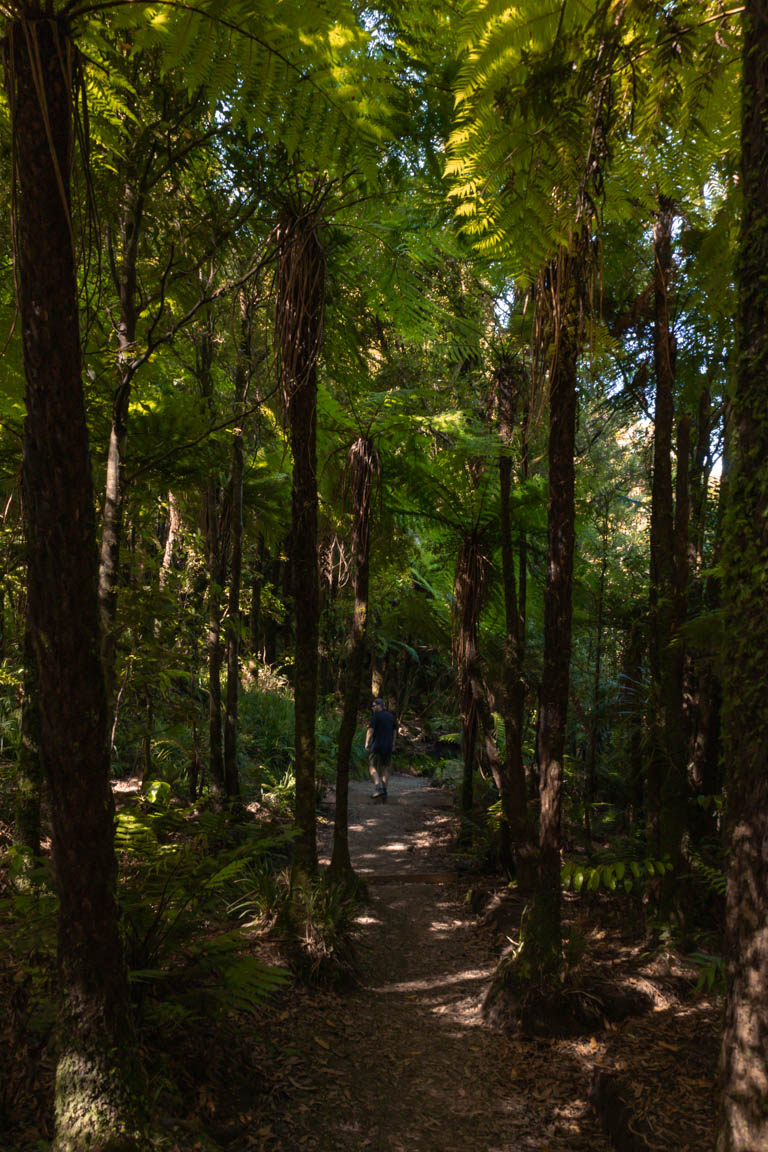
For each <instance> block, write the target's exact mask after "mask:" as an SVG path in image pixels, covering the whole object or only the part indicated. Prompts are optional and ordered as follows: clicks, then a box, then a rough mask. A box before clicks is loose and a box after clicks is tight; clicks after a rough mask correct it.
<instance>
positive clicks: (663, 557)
mask: <svg viewBox="0 0 768 1152" xmlns="http://www.w3.org/2000/svg"><path fill="white" fill-rule="evenodd" d="M674 218H675V207H674V204H672V203H671V202H670V201H668V200H664V199H663V198H660V200H659V210H658V215H657V219H656V223H655V226H654V240H653V242H654V367H655V375H656V406H655V412H654V441H653V482H652V489H651V564H650V645H649V653H650V665H651V717H650V729H651V747H650V756H649V764H648V778H647V796H646V802H647V809H648V825H647V826H648V836H649V841H650V846H651V850H652V851H654V852H656V853H659V854H660V855H666V854H669V855H670V856H671V857H672V860H673V862H674V863H675V864H676V865H677V866H678V867H679V865H680V858H681V846H682V840H683V832H684V828H685V822H686V806H687V775H686V746H685V737H684V727H683V667H684V657H683V650H682V647H681V645H680V643H676V642H675V641H676V637H677V633H678V630H679V626H680V624H681V623H682V620H681V619H680V613H681V596H680V592H681V581H682V580H683V573H684V562H683V560H682V557H681V549H680V543H679V541H680V536H681V534H683V535H684V536H685V539H686V541H687V477H688V453H687V451H686V454H685V459H684V460H678V468H677V471H678V496H679V497H680V499H681V500H682V501H683V505H684V506H680V507H679V508H678V515H677V524H676V522H675V521H676V518H675V497H674V488H673V483H672V441H673V436H674V430H675V396H674V390H675V346H674V337H673V334H672V325H671V318H670V313H671V283H672V228H673V224H674ZM687 443H688V442H687V440H685V436H684V444H686V445H687ZM678 560H680V563H678Z"/></svg>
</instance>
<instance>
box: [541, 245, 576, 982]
mask: <svg viewBox="0 0 768 1152" xmlns="http://www.w3.org/2000/svg"><path fill="white" fill-rule="evenodd" d="M552 275H553V278H554V279H553V285H552V288H553V298H554V299H555V301H556V306H557V308H558V310H559V312H560V320H559V334H558V339H557V340H556V349H555V354H554V360H553V363H552V366H551V368H550V376H549V453H548V455H549V510H548V526H547V584H546V590H545V594H544V666H543V672H542V681H541V704H540V712H539V731H538V752H539V771H540V778H541V783H540V786H539V792H540V796H541V820H540V826H539V886H538V889H537V891H536V894H535V897H534V901H533V905H532V907H531V917H530V920H529V932H530V938H531V945H532V952H534V953H535V955H534V961H535V963H536V965H537V966H538V968H539V970H540V971H541V972H547V971H548V970H552V968H553V967H554V968H557V967H559V964H560V957H561V948H562V931H561V919H560V888H561V884H560V848H561V830H560V823H561V811H562V790H563V756H564V751H565V723H566V715H567V710H568V688H569V668H570V659H571V621H572V616H573V603H572V588H573V553H574V541H575V505H574V443H575V436H576V407H577V400H576V386H577V379H578V371H577V369H578V355H579V331H580V324H581V317H580V305H581V299H580V297H581V285H580V283H579V281H580V279H581V275H582V268H581V256H580V255H574V254H572V253H565V252H564V253H562V254H561V256H560V259H559V260H558V262H557V264H556V265H555V266H554V268H553V269H552Z"/></svg>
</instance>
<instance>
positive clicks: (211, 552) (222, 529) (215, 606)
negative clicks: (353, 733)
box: [197, 323, 227, 797]
mask: <svg viewBox="0 0 768 1152" xmlns="http://www.w3.org/2000/svg"><path fill="white" fill-rule="evenodd" d="M212 363H213V341H212V334H211V326H210V323H207V324H206V326H205V328H204V330H203V332H202V334H201V337H200V344H199V347H198V356H197V376H198V381H199V384H200V391H201V393H202V395H203V398H204V399H207V400H208V402H209V404H210V405H212V404H213V380H212V378H211V369H212ZM203 525H204V530H205V544H206V555H207V561H208V633H207V641H206V642H207V648H208V755H209V766H210V774H211V788H212V789H213V791H214V792H215V793H217V794H218V796H219V797H222V796H225V795H226V791H227V788H226V780H225V777H224V752H223V748H222V722H221V666H222V662H223V656H224V653H223V649H222V644H221V615H222V595H223V586H224V577H225V573H226V553H227V549H226V544H225V541H226V526H227V507H226V504H225V502H224V500H223V499H222V494H221V487H220V485H219V478H218V476H216V475H211V476H210V477H209V479H208V486H207V487H206V490H205V492H204V494H203Z"/></svg>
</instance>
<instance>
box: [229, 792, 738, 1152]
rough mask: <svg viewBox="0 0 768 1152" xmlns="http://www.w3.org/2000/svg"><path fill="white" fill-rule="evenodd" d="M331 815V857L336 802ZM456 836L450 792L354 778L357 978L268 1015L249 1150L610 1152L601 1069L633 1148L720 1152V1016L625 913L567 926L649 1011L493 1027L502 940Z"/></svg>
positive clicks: (295, 996)
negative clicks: (562, 1025)
mask: <svg viewBox="0 0 768 1152" xmlns="http://www.w3.org/2000/svg"><path fill="white" fill-rule="evenodd" d="M325 817H326V822H325V823H324V824H323V825H322V826H321V849H325V851H326V852H327V847H328V842H329V839H330V826H331V822H332V809H330V810H329V809H328V808H326V812H325ZM455 831H456V828H455V815H454V812H453V810H452V797H451V794H450V793H449V792H447V791H445V790H443V789H442V788H434V787H429V786H428V785H427V782H426V781H424V780H421V779H414V778H411V777H406V776H396V777H394V778H393V779H392V780H391V781H390V789H389V803H388V804H387V805H386V806H384V805H381V804H374V803H373V801H372V800H371V798H370V786H369V785H368V784H367V783H359V782H358V783H354V784H353V785H352V788H351V795H350V847H351V855H352V860H353V864H354V866H355V868H356V869H357V870H358V872H359V873H360V874H361V875H362V876H363V877H364V878H365V879H366V882H367V884H368V887H369V891H370V903H369V904H368V905H366V907H365V908H364V910H363V911H362V912H361V913H360V915H359V917H358V933H359V935H358V940H357V952H358V961H359V969H360V973H359V981H358V983H357V985H356V986H355V987H354V988H353V989H351V990H349V991H345V992H334V991H330V990H322V989H321V990H318V989H316V988H312V989H307V988H301V987H299V988H296V989H295V990H294V991H293V992H292V993H291V994H290V995H289V996H287V997H284V998H282V999H281V1002H280V1003H279V1004H276V1005H275V1006H274V1007H272V1008H270V1009H268V1010H267V1011H266V1012H265V1014H264V1018H263V1019H262V1021H261V1024H260V1027H259V1037H258V1045H259V1053H260V1054H259V1056H258V1057H255V1058H254V1063H255V1064H256V1066H257V1069H258V1072H259V1079H260V1080H261V1091H260V1092H259V1097H258V1099H254V1100H253V1101H252V1103H251V1108H252V1109H253V1111H251V1109H250V1108H249V1109H248V1112H247V1113H246V1115H245V1116H243V1117H242V1120H244V1121H245V1120H247V1119H250V1117H251V1116H252V1117H253V1119H254V1123H253V1127H252V1128H251V1129H250V1131H249V1135H248V1137H247V1139H246V1142H245V1143H244V1144H241V1143H240V1142H238V1144H237V1146H238V1147H241V1146H242V1147H245V1148H254V1149H259V1150H261V1152H293V1150H294V1149H299V1150H307V1152H448V1150H449V1149H450V1150H451V1152H517V1150H525V1149H531V1150H533V1149H535V1150H537V1152H580V1150H581V1152H587V1150H588V1152H607V1150H608V1149H609V1148H610V1147H611V1145H609V1143H608V1140H607V1137H606V1136H605V1135H604V1133H603V1131H602V1128H601V1122H600V1119H599V1118H598V1116H597V1115H596V1113H595V1111H594V1110H593V1108H592V1106H591V1105H590V1103H589V1099H588V1096H589V1088H590V1082H591V1081H592V1078H593V1075H594V1073H595V1070H596V1069H598V1070H599V1069H605V1070H608V1071H609V1072H610V1073H611V1075H612V1076H614V1075H618V1076H620V1077H621V1080H620V1081H618V1082H619V1083H620V1084H621V1085H623V1087H622V1091H623V1093H624V1096H625V1098H628V1100H629V1103H630V1106H631V1112H630V1113H628V1116H629V1125H628V1126H626V1125H625V1128H626V1131H625V1132H624V1134H623V1137H622V1139H623V1140H624V1144H623V1147H625V1148H631V1149H632V1152H635V1149H637V1150H639V1149H644V1148H649V1149H658V1150H662V1149H663V1150H665V1152H705V1150H708V1149H709V1148H710V1147H711V1146H712V1132H713V1129H714V1122H715V1117H714V1111H713V1098H714V1094H713V1084H714V1071H715V1060H716V1052H717V1035H718V1027H719V1009H718V1006H717V1004H716V1003H714V1002H711V1001H708V1000H703V999H701V998H697V997H693V996H692V980H691V974H690V970H688V971H686V970H685V968H684V966H682V967H681V966H680V964H679V962H678V961H677V960H676V958H675V957H674V956H673V955H672V954H671V953H670V954H663V953H659V952H658V951H657V952H655V953H653V954H644V953H642V951H641V949H640V947H639V945H638V944H637V942H636V941H632V942H629V943H628V942H627V940H626V933H625V932H624V931H623V928H622V915H621V912H620V911H619V914H618V916H616V915H615V914H614V915H613V917H611V914H610V913H609V914H608V920H609V921H611V920H612V923H609V924H608V927H605V925H604V924H596V923H595V917H594V907H591V908H590V909H589V910H588V913H589V915H588V920H589V923H587V921H586V920H584V917H583V909H582V908H581V906H580V905H579V904H578V902H577V901H574V902H573V903H572V905H571V906H569V909H568V913H567V915H568V916H569V917H570V918H571V919H572V920H573V919H579V918H581V921H582V926H583V927H584V928H585V929H586V930H587V932H588V936H589V939H588V943H589V945H590V955H591V956H592V957H593V959H592V960H589V961H588V962H587V966H588V967H590V966H591V967H592V969H593V970H594V968H595V967H596V966H600V967H601V969H602V974H603V976H604V975H605V972H606V971H607V972H609V973H610V975H611V978H612V979H613V980H614V981H616V980H619V981H626V982H627V983H629V984H631V985H632V986H634V987H638V986H639V987H641V988H642V989H643V990H644V991H645V992H646V993H647V994H648V995H649V996H650V998H651V1001H652V1007H651V1010H650V1011H649V1012H647V1013H646V1014H645V1015H643V1016H642V1017H638V1018H635V1019H632V1020H628V1021H626V1022H624V1023H622V1024H619V1025H613V1026H611V1025H608V1026H607V1028H603V1029H599V1030H596V1031H595V1033H594V1034H593V1035H585V1036H581V1037H579V1038H578V1039H569V1040H565V1039H536V1040H530V1039H524V1038H521V1037H519V1036H511V1035H509V1034H505V1033H501V1032H497V1031H492V1030H490V1029H489V1028H487V1027H486V1026H485V1025H484V1023H483V1020H482V1015H481V1004H482V998H483V994H484V991H485V989H486V987H487V984H488V980H489V977H490V975H491V973H492V971H493V968H494V965H495V962H496V960H497V958H498V955H499V949H500V940H499V936H498V934H497V935H496V936H494V935H493V933H492V932H491V931H490V930H489V929H488V928H487V927H483V926H482V925H481V924H480V923H479V921H478V918H477V916H475V915H474V914H473V913H472V912H471V910H470V904H469V902H468V899H467V896H468V889H469V881H468V878H467V876H466V875H465V876H463V877H462V876H461V875H460V874H458V873H457V872H456V870H455V863H456V861H455V858H454V857H453V856H452V853H451V848H452V844H453V842H454V841H455ZM326 862H327V858H326ZM613 911H614V913H615V912H616V909H615V908H614V910H613ZM602 919H603V920H605V916H602ZM505 929H509V925H506V926H505V928H503V929H502V936H503V933H504V930H505ZM510 930H512V931H513V930H514V929H510ZM607 1109H608V1114H609V1119H610V1113H611V1110H613V1111H614V1112H617V1111H618V1108H617V1105H616V1104H615V1102H614V1103H613V1104H610V1103H609V1104H608V1105H607ZM603 1112H604V1116H603V1119H604V1118H605V1106H604V1109H603ZM615 1118H616V1117H614V1119H615ZM241 1133H242V1128H241ZM241 1139H242V1137H241ZM232 1147H234V1143H233V1144H232Z"/></svg>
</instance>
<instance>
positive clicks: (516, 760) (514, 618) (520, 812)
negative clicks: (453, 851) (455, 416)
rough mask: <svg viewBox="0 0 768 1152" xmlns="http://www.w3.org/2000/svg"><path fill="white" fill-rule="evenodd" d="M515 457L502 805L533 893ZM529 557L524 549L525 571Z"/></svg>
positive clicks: (503, 498) (518, 870)
mask: <svg viewBox="0 0 768 1152" xmlns="http://www.w3.org/2000/svg"><path fill="white" fill-rule="evenodd" d="M497 383H498V392H499V433H500V436H501V440H502V444H503V445H505V446H508V445H509V443H510V441H511V439H512V426H513V423H514V416H515V401H516V399H517V395H516V390H515V389H514V385H513V382H512V381H511V380H510V379H508V378H507V376H506V375H505V374H503V373H502V371H501V370H500V371H499V373H498V374H497ZM511 493H512V460H511V458H510V457H509V456H508V455H507V454H506V453H505V452H502V454H501V455H500V457H499V494H500V495H499V514H500V520H501V569H502V580H503V584H504V613H505V624H506V632H505V637H504V665H503V677H504V694H503V702H504V735H505V757H504V764H503V767H502V775H501V788H500V793H501V805H502V811H503V816H504V822H505V824H506V826H507V829H508V835H509V841H510V848H511V851H512V855H513V857H514V863H515V874H516V877H517V883H518V887H519V889H520V890H521V891H522V892H530V891H531V890H532V889H533V887H534V885H535V882H536V847H535V844H534V842H533V836H532V833H531V825H530V819H529V814H528V799H527V789H526V783H525V764H524V762H523V714H524V708H525V682H524V680H523V642H522V639H523V638H522V629H523V628H524V627H525V603H524V594H525V592H524V586H523V585H522V584H521V587H520V596H519V597H518V590H517V580H516V577H515V552H514V548H513V546H512V519H511V507H510V499H511ZM523 564H524V556H523V550H522V547H521V549H520V566H521V573H522V570H523Z"/></svg>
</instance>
